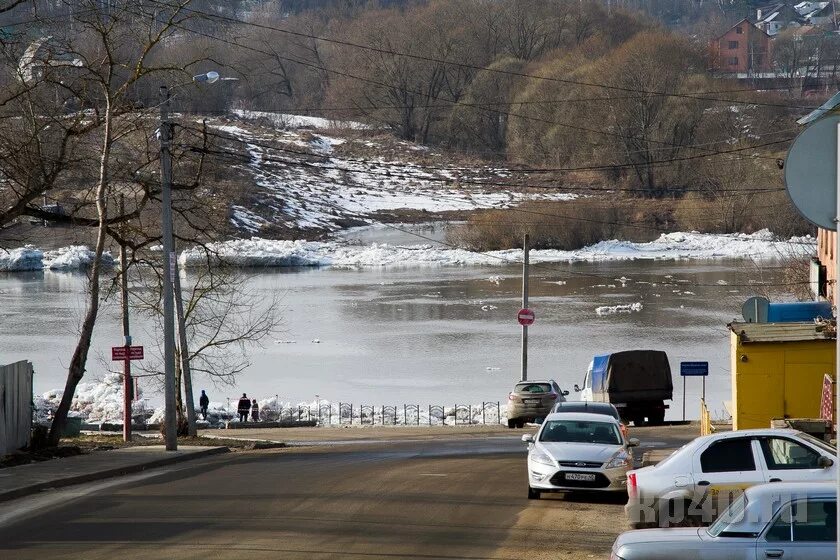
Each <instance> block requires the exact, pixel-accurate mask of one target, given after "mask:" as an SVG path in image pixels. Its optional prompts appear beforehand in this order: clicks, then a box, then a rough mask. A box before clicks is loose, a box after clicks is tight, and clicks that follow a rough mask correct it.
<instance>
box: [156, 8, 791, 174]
mask: <svg viewBox="0 0 840 560" xmlns="http://www.w3.org/2000/svg"><path fill="white" fill-rule="evenodd" d="M151 1H153V2H155V3H158V4H161V2H156V1H155V0H151ZM169 7H170V8H172V6H169ZM185 9H186V8H185ZM172 25H173V27H177V28H179V29H182V30H184V31H186V32H189V33H193V34H196V35H199V36H203V37H207V38H210V39H213V40H216V41H220V42H222V43H225V44H230V45H232V46H236V47H238V48H243V49H247V50H251V51H253V52H258V53H261V54H264V55H266V56H271V57H273V58H277V59H280V60H286V61H288V62H293V63H296V64H300V65H303V66H307V67H311V68H315V69H318V70H321V71H324V72H328V73H331V74H335V75H338V76H344V77H347V78H351V79H354V80H359V81H362V82H365V83H369V84H373V85H377V86H379V87H383V88H386V89H399V90H400V91H403V92H405V93H410V94H412V95H417V96H420V97H427V94H425V93H423V92H419V91H415V90H410V89H408V88H403V87H399V86H395V85H393V84H388V83H385V82H380V81H378V80H373V79H370V78H364V77H361V76H356V75H354V74H350V73H348V72H343V71H340V70H335V69H332V68H327V67H325V66H321V65H318V64H314V63H310V62H306V61H302V60H297V59H294V58H289V57H288V56H286V57H284V56H280V55H278V54H277V53H270V52H268V51H264V50H261V49H257V48H255V47H251V46H249V45H243V44H241V43H237V42H235V41H230V40H227V39H223V38H221V37H218V36H215V35H211V34H209V33H205V32H201V31H198V30H195V29H191V28H188V27H184V26H183V25H179V24H172ZM443 101H445V102H446V103H451V104H453V105H458V106H463V107H470V108H473V109H475V110H479V111H484V112H493V113H494V114H495V113H499V114H504V115H507V116H508V117H515V118H521V119H525V120H529V121H533V122H540V123H544V124H551V125H556V126H560V127H563V128H568V129H571V130H577V131H579V132H588V133H591V134H596V135H602V136H612V137H617V138H623V139H625V140H634V141H643V142H647V143H650V144H657V145H662V146H668V149H674V148H677V149H689V148H690V146H684V145H680V144H676V143H673V142H666V141H661V140H653V139H650V138H646V137H643V136H630V135H625V134H620V133H614V132H608V131H604V130H596V129H591V128H587V127H582V126H579V125H573V124H569V123H562V122H558V121H551V120H548V119H542V118H539V117H533V116H531V115H525V114H521V113H511V112H503V111H493V110H491V109H487V108H486V107H483V106H481V105H477V104H474V103H467V102H464V101H462V100H449V99H443ZM694 149H699V148H694ZM646 151H647V152H653V151H655V150H653V149H648V150H646ZM706 151H707V150H706ZM756 157H762V158H766V159H775V158H771V157H769V156H756Z"/></svg>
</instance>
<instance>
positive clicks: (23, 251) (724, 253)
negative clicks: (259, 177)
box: [0, 220, 816, 288]
mask: <svg viewBox="0 0 840 560" xmlns="http://www.w3.org/2000/svg"><path fill="white" fill-rule="evenodd" d="M243 221H244V220H243ZM815 248H816V241H815V240H814V238H812V237H809V236H806V237H796V238H793V239H787V240H779V239H775V238H774V236H773V235H772V234H771V233H770V232H768V231H767V230H762V231H759V232H756V233H754V234H730V235H720V234H702V233H696V232H695V233H670V234H663V235H662V236H660V237H659V238H658V239H656V240H654V241H650V242H647V243H634V242H631V241H618V240H612V241H602V242H600V243H596V244H595V245H591V246H589V247H584V248H583V249H579V250H576V251H561V250H555V249H546V250H538V251H537V250H535V251H531V254H530V259H531V262H536V263H539V262H544V263H546V262H599V261H604V262H606V261H624V260H644V259H647V260H672V259H673V260H677V259H722V258H751V259H756V260H761V259H775V258H783V257H798V256H804V255H810V254H813V252H814V250H815ZM93 257H94V252H93V251H92V250H91V249H90V248H89V247H86V246H84V245H73V246H70V247H64V248H61V249H55V250H50V251H42V250H41V249H38V248H36V247H33V246H31V245H28V246H25V247H20V248H17V249H12V250H5V249H0V272H19V271H29V270H41V269H44V268H46V269H50V270H54V271H73V270H82V269H85V268H87V267H88V266H90V264H91V263H92V262H93ZM208 259H209V260H211V261H221V262H224V263H226V264H229V265H232V266H238V267H243V268H244V267H304V266H322V267H324V266H332V267H338V268H363V267H383V266H390V267H411V266H497V265H506V264H518V263H521V260H522V250H521V249H508V250H503V251H488V252H483V253H480V252H475V251H468V250H466V249H456V248H452V247H449V246H446V245H440V244H433V243H429V244H422V245H408V246H407V245H396V244H389V243H372V244H369V245H361V244H357V243H348V242H347V241H344V240H338V241H303V240H298V241H287V240H271V239H262V238H259V237H252V238H250V239H234V240H230V241H223V242H218V243H210V244H208V245H207V246H206V248H193V249H187V250H185V251H183V252H182V253H181V255H180V262H181V263H182V264H183V265H185V266H198V265H202V264H204V263H206V262H207V261H208ZM102 261H103V263H104V264H106V265H108V266H110V265H113V264H114V258H113V257H112V256H111V254H110V253H105V254H104V255H103V256H102ZM666 278H669V276H666ZM487 280H488V281H489V282H491V283H494V284H497V283H500V282H501V280H502V278H501V277H499V276H491V277H489V278H488V279H487ZM619 281H620V282H621V283H622V286H625V285H626V283H627V282H629V281H630V279H628V278H620V279H619ZM556 283H557V284H558V285H563V284H564V283H565V282H564V281H558V282H556ZM721 285H725V284H721ZM614 286H615V285H614V284H610V287H614ZM597 287H604V288H605V287H607V285H606V284H599V285H597Z"/></svg>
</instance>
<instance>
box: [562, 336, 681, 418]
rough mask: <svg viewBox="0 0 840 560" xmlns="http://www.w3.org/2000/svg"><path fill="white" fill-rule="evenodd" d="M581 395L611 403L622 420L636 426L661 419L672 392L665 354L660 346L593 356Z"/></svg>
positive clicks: (583, 397) (580, 390)
mask: <svg viewBox="0 0 840 560" xmlns="http://www.w3.org/2000/svg"><path fill="white" fill-rule="evenodd" d="M575 390H576V391H579V392H580V393H581V399H582V400H584V401H591V402H608V403H610V404H612V405H614V406H615V407H616V408H617V409H618V412H619V414H620V415H621V418H622V420H624V422H633V424H634V425H636V426H642V425H644V424H653V425H659V424H662V423H663V422H664V421H665V410H666V409H667V408H669V407H668V405H667V404H665V401H669V400H671V399H672V398H673V396H674V384H673V381H672V379H671V366H670V364H669V363H668V355H667V354H666V353H665V352H662V351H661V350H628V351H625V352H614V353H612V354H604V355H602V356H595V357H594V358H593V359H592V361H591V362H590V363H589V368H588V369H587V371H586V378H585V379H584V381H583V387H582V388H581V387H579V386H577V385H575Z"/></svg>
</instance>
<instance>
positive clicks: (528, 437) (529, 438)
mask: <svg viewBox="0 0 840 560" xmlns="http://www.w3.org/2000/svg"><path fill="white" fill-rule="evenodd" d="M522 443H534V434H522Z"/></svg>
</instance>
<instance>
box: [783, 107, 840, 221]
mask: <svg viewBox="0 0 840 560" xmlns="http://www.w3.org/2000/svg"><path fill="white" fill-rule="evenodd" d="M838 124H840V115H831V116H828V117H825V118H824V119H822V120H819V121H817V122H815V123H814V124H812V125H811V126H809V127H808V128H806V129H805V130H803V131H802V132H801V133H800V134H799V136H797V137H796V140H794V141H793V145H792V146H791V147H790V149H789V150H788V154H787V159H786V160H785V185H786V186H787V192H788V195H789V196H790V199H791V201H792V202H793V205H794V206H796V208H797V210H799V212H800V213H801V214H802V216H804V217H805V219H807V220H809V221H810V222H813V223H814V224H816V225H818V226H819V227H821V228H825V229H830V230H836V229H837V223H836V221H835V218H836V217H837V134H838V132H837V126H838Z"/></svg>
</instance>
